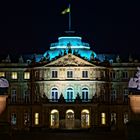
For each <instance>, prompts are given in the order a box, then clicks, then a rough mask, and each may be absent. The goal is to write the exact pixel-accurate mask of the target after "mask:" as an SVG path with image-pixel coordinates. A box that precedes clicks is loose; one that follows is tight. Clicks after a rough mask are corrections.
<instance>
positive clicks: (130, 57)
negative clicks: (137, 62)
mask: <svg viewBox="0 0 140 140" xmlns="http://www.w3.org/2000/svg"><path fill="white" fill-rule="evenodd" d="M128 60H129V62H130V63H131V62H133V58H132V56H131V54H130V55H129V58H128Z"/></svg>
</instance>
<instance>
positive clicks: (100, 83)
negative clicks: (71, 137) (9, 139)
mask: <svg viewBox="0 0 140 140" xmlns="http://www.w3.org/2000/svg"><path fill="white" fill-rule="evenodd" d="M25 61H26V62H25ZM139 65H140V63H139V62H138V60H135V61H134V60H132V58H130V57H129V59H128V61H127V62H123V61H121V59H120V57H119V56H115V57H114V55H99V54H96V53H95V52H93V51H92V50H91V49H90V45H89V44H88V43H84V42H82V39H81V37H76V36H75V37H74V36H73V37H71V36H66V37H59V38H58V42H57V43H52V44H51V46H50V50H48V51H46V52H45V53H44V54H42V55H32V56H31V57H30V58H28V59H27V58H24V56H23V57H20V58H19V61H18V62H17V63H12V60H11V59H10V56H8V57H7V58H6V59H5V60H2V61H1V63H0V76H1V77H5V78H6V79H8V81H9V83H10V87H9V89H8V95H9V97H8V99H7V108H6V110H5V112H4V116H5V118H6V121H8V122H10V123H11V125H12V128H13V129H28V128H31V127H41V128H63V129H75V128H76V129H77V128H84V129H85V128H95V127H104V128H111V127H114V128H115V129H120V130H121V129H124V127H125V124H126V123H127V122H128V120H129V117H130V109H129V105H128V81H129V79H130V77H132V76H133V75H134V74H135V72H136V70H137V66H139Z"/></svg>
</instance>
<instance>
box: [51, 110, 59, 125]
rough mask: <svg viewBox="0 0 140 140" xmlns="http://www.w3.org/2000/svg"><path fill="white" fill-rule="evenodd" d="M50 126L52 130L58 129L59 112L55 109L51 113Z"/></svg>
mask: <svg viewBox="0 0 140 140" xmlns="http://www.w3.org/2000/svg"><path fill="white" fill-rule="evenodd" d="M50 125H51V127H52V128H58V127H59V112H58V110H56V109H54V110H52V111H51V123H50Z"/></svg>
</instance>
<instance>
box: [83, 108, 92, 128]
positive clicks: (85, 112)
mask: <svg viewBox="0 0 140 140" xmlns="http://www.w3.org/2000/svg"><path fill="white" fill-rule="evenodd" d="M89 126H90V120H89V110H87V109H84V110H82V111H81V127H82V128H88V127H89Z"/></svg>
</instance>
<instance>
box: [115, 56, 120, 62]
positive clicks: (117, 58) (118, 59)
mask: <svg viewBox="0 0 140 140" xmlns="http://www.w3.org/2000/svg"><path fill="white" fill-rule="evenodd" d="M116 62H117V63H120V62H121V59H120V56H119V55H118V56H117V57H116Z"/></svg>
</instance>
